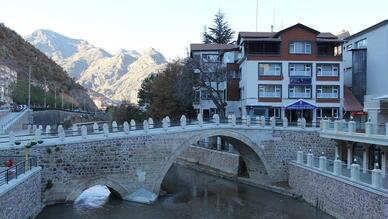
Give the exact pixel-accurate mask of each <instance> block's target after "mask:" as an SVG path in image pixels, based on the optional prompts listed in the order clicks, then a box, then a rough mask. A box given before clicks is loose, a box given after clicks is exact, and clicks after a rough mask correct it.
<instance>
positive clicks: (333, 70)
mask: <svg viewBox="0 0 388 219" xmlns="http://www.w3.org/2000/svg"><path fill="white" fill-rule="evenodd" d="M317 76H331V77H333V76H335V77H338V76H339V65H338V64H317Z"/></svg>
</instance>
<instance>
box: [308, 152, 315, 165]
mask: <svg viewBox="0 0 388 219" xmlns="http://www.w3.org/2000/svg"><path fill="white" fill-rule="evenodd" d="M307 166H309V167H313V166H314V155H313V154H312V153H311V150H310V151H309V152H308V153H307Z"/></svg>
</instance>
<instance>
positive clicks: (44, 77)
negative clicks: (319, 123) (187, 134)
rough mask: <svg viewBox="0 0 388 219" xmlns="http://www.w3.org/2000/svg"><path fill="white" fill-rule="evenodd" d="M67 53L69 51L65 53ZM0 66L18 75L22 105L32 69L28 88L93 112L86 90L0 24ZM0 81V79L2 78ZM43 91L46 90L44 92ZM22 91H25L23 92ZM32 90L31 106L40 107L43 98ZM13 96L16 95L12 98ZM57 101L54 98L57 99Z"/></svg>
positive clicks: (55, 64) (93, 106)
mask: <svg viewBox="0 0 388 219" xmlns="http://www.w3.org/2000/svg"><path fill="white" fill-rule="evenodd" d="M68 52H69V51H68ZM0 66H3V69H8V71H9V72H16V75H17V86H18V92H15V93H17V96H18V97H19V100H17V101H19V102H20V101H22V100H21V99H23V101H22V102H23V103H25V101H24V99H26V98H25V96H26V95H27V94H26V93H24V92H27V88H26V84H27V83H26V82H27V81H28V75H29V73H28V72H29V67H31V72H32V73H31V75H32V77H31V79H32V80H31V82H32V83H31V84H32V86H33V88H34V87H35V88H39V87H40V88H42V89H44V90H47V95H48V96H50V95H52V94H53V93H54V92H55V91H56V92H57V95H60V96H61V97H62V100H63V103H65V104H72V105H74V106H78V107H80V106H85V107H86V109H87V110H90V111H94V110H95V109H96V106H95V104H94V103H93V101H92V100H91V99H90V98H89V95H88V92H87V90H86V89H85V88H83V87H82V86H80V85H79V84H78V83H76V82H75V81H74V80H73V79H72V78H70V77H69V76H68V75H67V74H66V72H65V71H63V69H62V68H61V66H59V65H58V64H57V63H55V62H54V61H53V60H52V59H50V58H48V57H47V56H46V55H45V54H43V53H42V52H41V51H39V50H38V49H36V48H35V47H34V46H32V45H31V44H30V43H28V42H26V41H25V40H24V39H23V38H22V37H21V36H20V35H19V34H18V33H16V32H15V31H13V30H12V29H10V28H8V27H6V26H5V25H4V24H3V23H0ZM1 74H4V75H1V76H3V77H4V76H5V77H7V76H6V75H5V74H7V72H4V71H3V72H1ZM3 77H2V78H3ZM43 87H45V88H43ZM24 88H25V89H24ZM35 88H34V89H32V92H33V93H32V94H33V95H34V94H35V96H32V102H35V104H41V103H40V102H41V99H42V96H36V95H42V94H41V93H39V92H38V91H37V90H36V89H35ZM15 95H16V94H15ZM56 97H57V96H56Z"/></svg>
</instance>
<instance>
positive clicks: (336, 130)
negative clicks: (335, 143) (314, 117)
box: [334, 120, 340, 133]
mask: <svg viewBox="0 0 388 219" xmlns="http://www.w3.org/2000/svg"><path fill="white" fill-rule="evenodd" d="M339 128H340V121H339V120H335V121H334V132H335V133H337V132H338V131H339Z"/></svg>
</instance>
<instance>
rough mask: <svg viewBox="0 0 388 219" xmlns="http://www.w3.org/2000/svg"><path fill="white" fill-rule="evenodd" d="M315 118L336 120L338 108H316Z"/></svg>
mask: <svg viewBox="0 0 388 219" xmlns="http://www.w3.org/2000/svg"><path fill="white" fill-rule="evenodd" d="M317 118H338V108H318V109H317Z"/></svg>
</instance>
